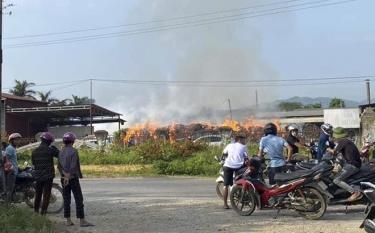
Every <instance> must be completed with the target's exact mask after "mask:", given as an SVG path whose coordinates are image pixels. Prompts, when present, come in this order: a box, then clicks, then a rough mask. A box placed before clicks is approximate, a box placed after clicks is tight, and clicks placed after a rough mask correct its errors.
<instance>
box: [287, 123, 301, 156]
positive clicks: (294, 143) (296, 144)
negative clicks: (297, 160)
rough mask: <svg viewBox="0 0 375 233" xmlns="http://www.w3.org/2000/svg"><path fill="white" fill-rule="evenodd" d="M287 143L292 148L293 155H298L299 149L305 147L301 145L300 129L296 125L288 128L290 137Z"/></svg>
mask: <svg viewBox="0 0 375 233" xmlns="http://www.w3.org/2000/svg"><path fill="white" fill-rule="evenodd" d="M286 141H287V142H288V144H289V145H290V146H291V147H292V155H294V154H298V152H299V148H300V147H304V145H303V144H301V143H300V140H299V138H298V127H297V126H296V125H289V126H288V136H287V138H286Z"/></svg>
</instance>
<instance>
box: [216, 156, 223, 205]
mask: <svg viewBox="0 0 375 233" xmlns="http://www.w3.org/2000/svg"><path fill="white" fill-rule="evenodd" d="M215 159H216V161H218V162H219V164H220V165H221V166H220V170H219V177H218V178H216V195H217V196H218V197H219V198H220V199H221V200H223V193H224V170H223V166H224V162H225V156H221V157H220V158H219V157H218V156H215Z"/></svg>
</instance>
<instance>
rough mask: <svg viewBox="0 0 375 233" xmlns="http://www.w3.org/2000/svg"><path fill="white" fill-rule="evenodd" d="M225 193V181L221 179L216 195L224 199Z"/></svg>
mask: <svg viewBox="0 0 375 233" xmlns="http://www.w3.org/2000/svg"><path fill="white" fill-rule="evenodd" d="M223 193H224V182H222V181H220V182H217V183H216V195H217V196H218V197H219V198H220V199H221V200H223V199H224V197H223Z"/></svg>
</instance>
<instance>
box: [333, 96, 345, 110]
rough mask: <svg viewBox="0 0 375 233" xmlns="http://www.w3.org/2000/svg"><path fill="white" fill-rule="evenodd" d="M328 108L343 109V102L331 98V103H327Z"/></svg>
mask: <svg viewBox="0 0 375 233" xmlns="http://www.w3.org/2000/svg"><path fill="white" fill-rule="evenodd" d="M329 107H330V108H345V101H344V100H342V99H339V98H336V97H335V98H333V99H331V102H330V103H329Z"/></svg>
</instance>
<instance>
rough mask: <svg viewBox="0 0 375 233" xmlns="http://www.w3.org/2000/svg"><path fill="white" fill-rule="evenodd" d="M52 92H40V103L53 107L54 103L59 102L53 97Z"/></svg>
mask: <svg viewBox="0 0 375 233" xmlns="http://www.w3.org/2000/svg"><path fill="white" fill-rule="evenodd" d="M51 94H52V91H47V92H41V91H38V92H37V95H38V97H39V100H40V101H43V102H47V104H48V105H52V104H53V103H56V102H59V100H58V99H56V98H52V97H51Z"/></svg>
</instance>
